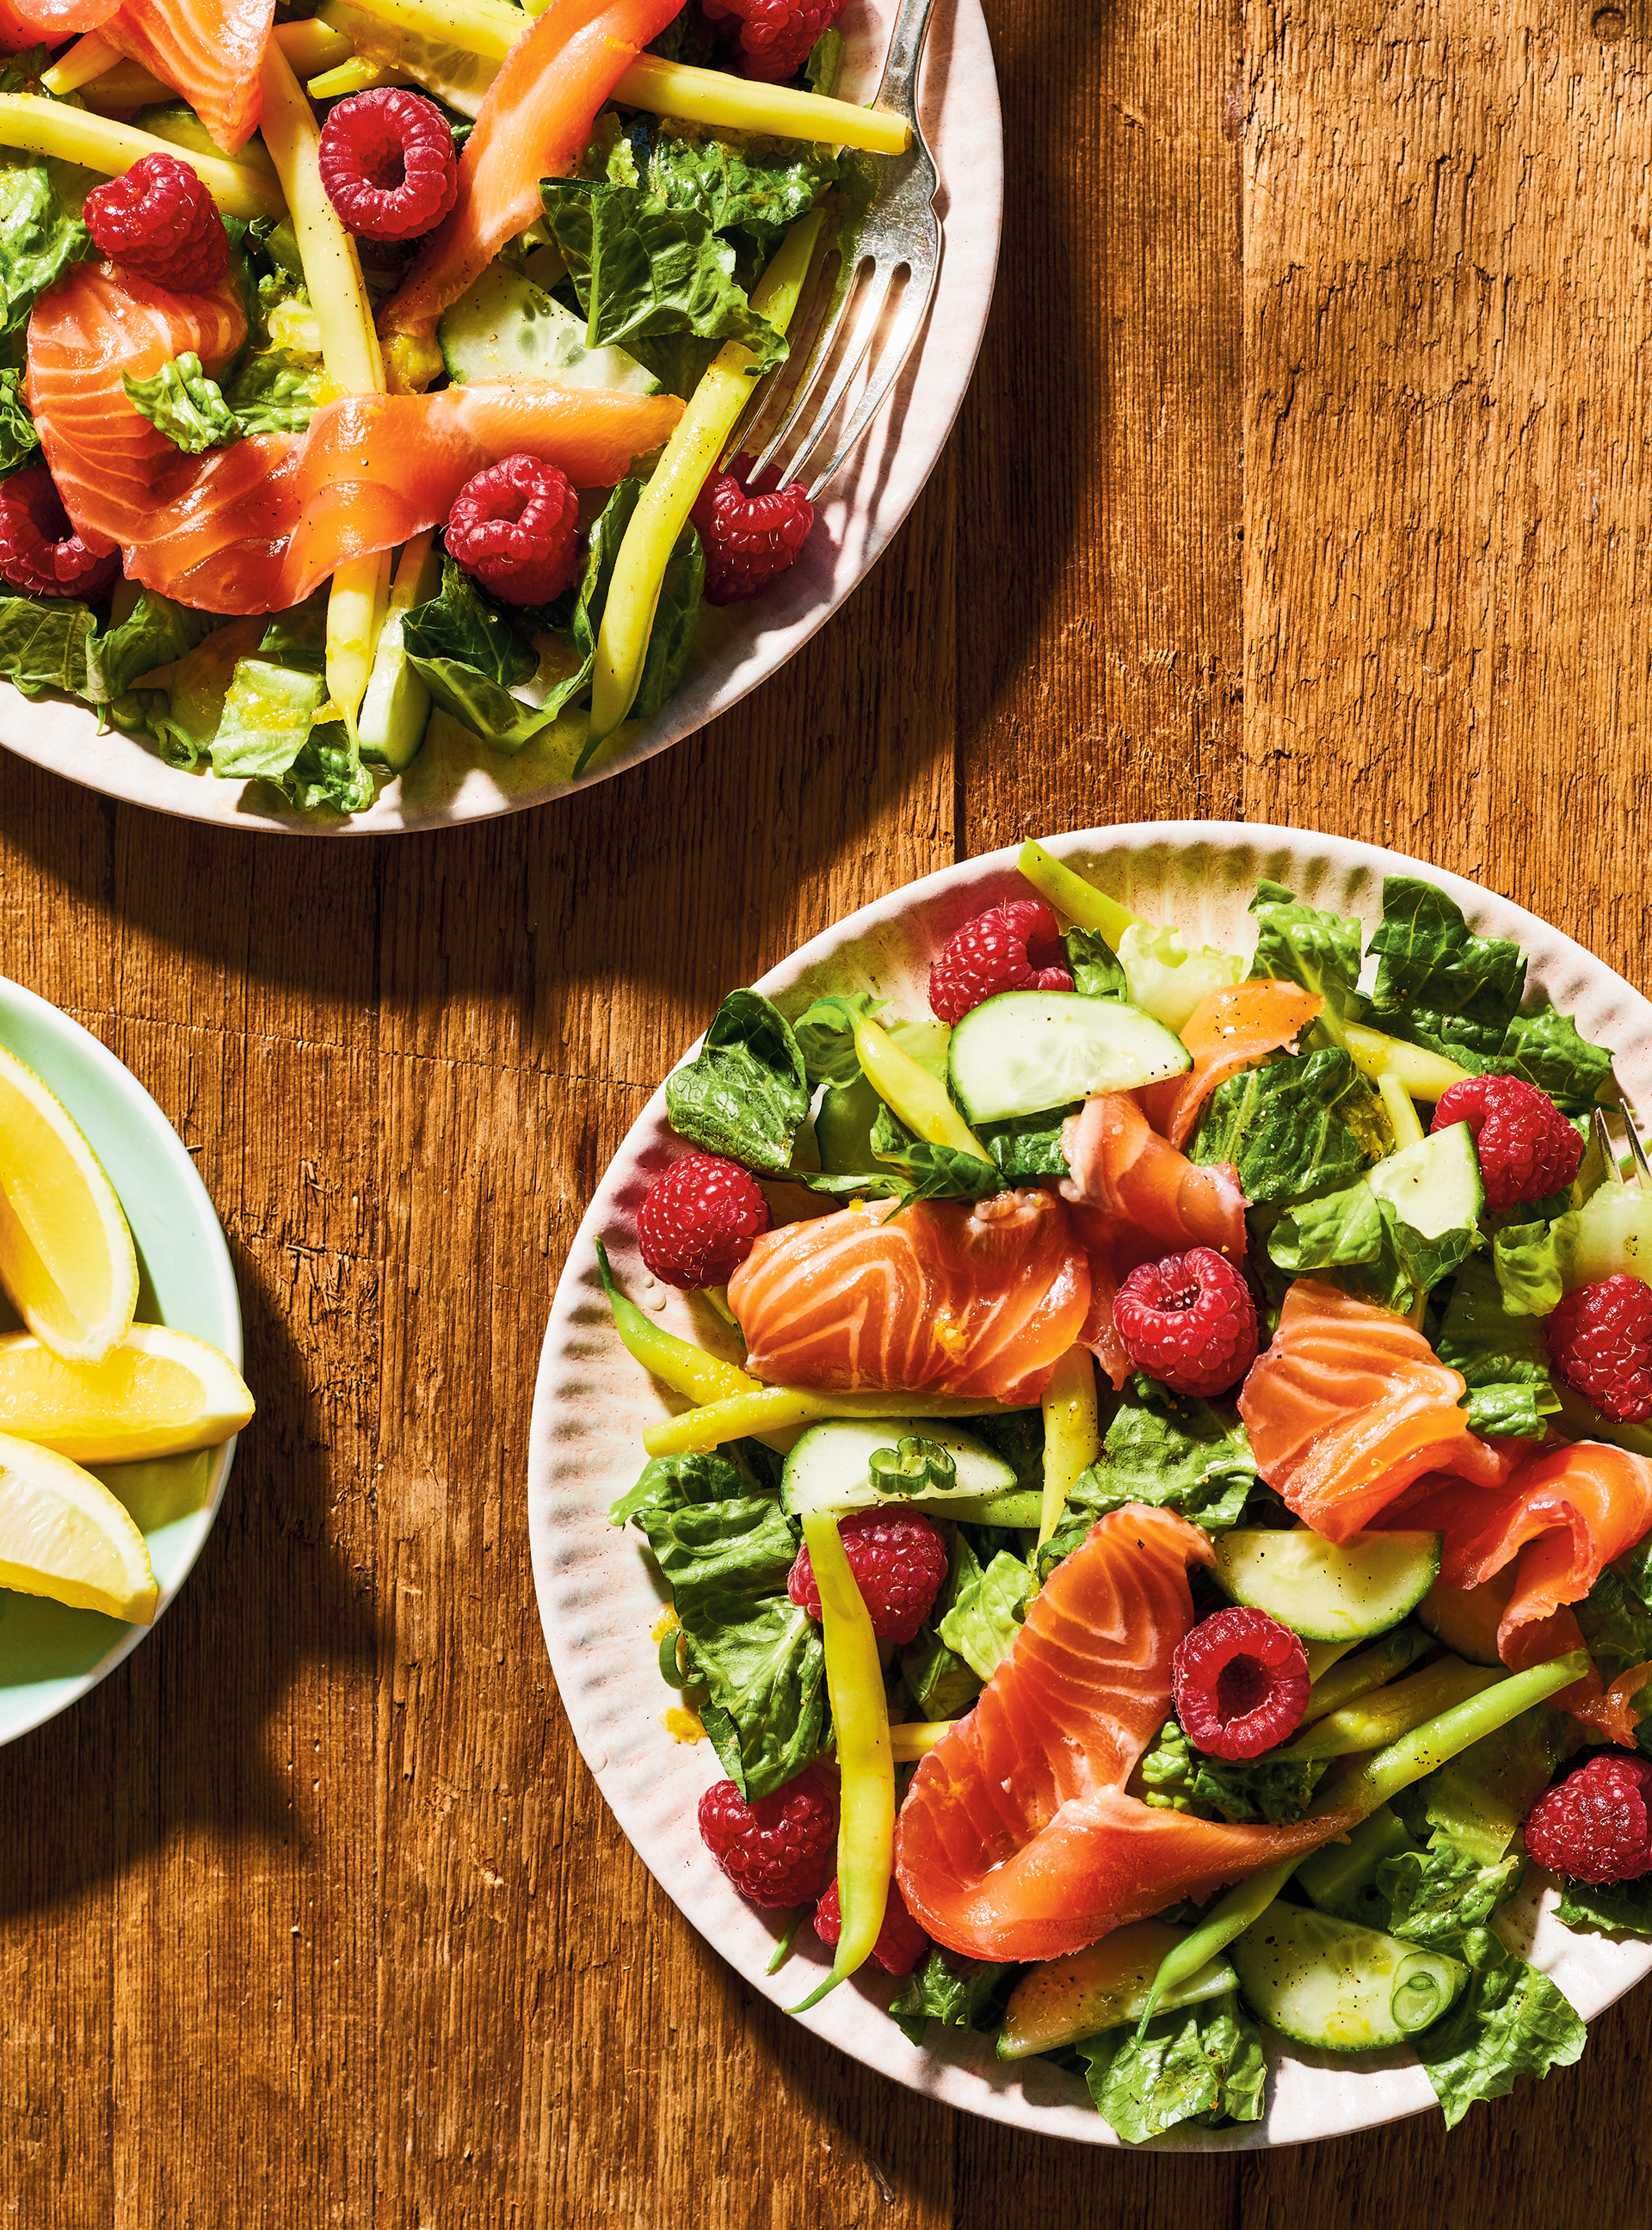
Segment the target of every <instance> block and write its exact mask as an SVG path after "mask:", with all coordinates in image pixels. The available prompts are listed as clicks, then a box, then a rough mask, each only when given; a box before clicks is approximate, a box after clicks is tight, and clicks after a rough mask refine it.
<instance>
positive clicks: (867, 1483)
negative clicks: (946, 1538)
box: [780, 1417, 1018, 1524]
mask: <svg viewBox="0 0 1652 2230" xmlns="http://www.w3.org/2000/svg"><path fill="white" fill-rule="evenodd" d="M902 1440H927V1441H929V1442H930V1443H931V1444H932V1446H933V1447H940V1448H944V1449H945V1451H946V1453H947V1454H948V1455H949V1456H950V1457H951V1458H952V1464H953V1466H954V1469H955V1471H956V1473H957V1477H956V1479H954V1481H953V1483H952V1486H948V1487H945V1488H936V1487H922V1488H920V1490H919V1492H916V1493H913V1494H900V1493H899V1492H897V1493H894V1494H891V1493H888V1492H882V1491H881V1490H880V1489H879V1487H878V1486H876V1485H874V1481H873V1478H872V1458H873V1455H874V1453H875V1452H876V1450H878V1449H879V1448H894V1447H899V1445H900V1442H901V1441H902ZM1017 1486H1018V1482H1017V1480H1016V1473H1015V1470H1014V1467H1013V1466H1011V1465H1010V1464H1007V1463H1005V1461H1004V1460H1003V1457H1002V1456H995V1455H994V1454H993V1453H992V1451H991V1448H990V1447H987V1446H986V1444H985V1442H984V1441H983V1440H976V1439H975V1438H974V1436H973V1435H972V1434H969V1433H961V1432H959V1431H958V1428H957V1427H956V1426H955V1425H952V1424H949V1423H948V1422H947V1421H945V1419H944V1418H939V1417H829V1418H828V1419H827V1420H826V1421H825V1422H824V1423H823V1424H820V1425H811V1426H810V1428H809V1430H808V1431H807V1432H806V1433H804V1434H803V1435H802V1436H801V1437H800V1438H799V1439H798V1440H797V1442H796V1443H795V1445H794V1446H793V1447H792V1450H791V1454H790V1455H789V1456H788V1457H787V1458H786V1461H785V1468H784V1471H782V1473H781V1474H780V1507H781V1508H782V1509H783V1510H784V1511H787V1512H788V1513H789V1514H790V1515H791V1517H793V1518H807V1517H810V1516H811V1515H812V1514H813V1513H814V1512H815V1511H819V1510H829V1511H839V1512H842V1511H850V1510H871V1509H874V1508H875V1507H876V1506H877V1505H879V1504H881V1503H887V1502H910V1503H913V1504H916V1505H921V1506H922V1507H923V1508H925V1509H933V1510H939V1511H942V1512H943V1513H944V1512H945V1510H946V1507H947V1505H948V1504H949V1503H970V1504H975V1503H983V1504H986V1503H990V1502H991V1500H992V1499H993V1498H996V1497H998V1496H1000V1495H1005V1494H1013V1493H1015V1492H1016V1488H1017ZM969 1514H970V1516H971V1518H973V1517H975V1516H976V1514H977V1513H976V1511H974V1510H973V1509H971V1511H970V1513H969ZM984 1522H985V1523H989V1524H990V1523H993V1522H995V1521H993V1520H991V1519H990V1518H989V1519H986V1520H984Z"/></svg>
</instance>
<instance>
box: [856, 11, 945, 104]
mask: <svg viewBox="0 0 1652 2230" xmlns="http://www.w3.org/2000/svg"><path fill="white" fill-rule="evenodd" d="M934 5H935V0H900V8H899V9H898V10H897V11H896V14H895V20H894V30H893V31H892V32H891V33H890V34H889V55H888V59H887V61H886V62H885V63H884V65H883V75H882V77H881V80H880V81H879V84H878V89H877V92H876V93H875V95H874V98H873V102H872V106H874V108H884V109H890V110H892V111H893V112H894V114H895V115H897V116H904V117H905V118H906V119H907V122H908V123H909V124H910V125H912V126H913V127H914V128H915V127H916V126H917V122H918V64H919V61H920V59H921V58H922V55H923V51H924V37H925V34H926V32H927V31H928V29H929V18H930V15H931V12H932V10H933V8H934Z"/></svg>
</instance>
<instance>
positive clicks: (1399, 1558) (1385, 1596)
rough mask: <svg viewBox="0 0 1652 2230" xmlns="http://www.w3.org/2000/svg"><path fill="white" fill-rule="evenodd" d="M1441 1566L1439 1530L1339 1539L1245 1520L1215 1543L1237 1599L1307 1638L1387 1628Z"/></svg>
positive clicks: (1340, 1637) (1351, 1637)
mask: <svg viewBox="0 0 1652 2230" xmlns="http://www.w3.org/2000/svg"><path fill="white" fill-rule="evenodd" d="M1439 1571H1440V1536H1439V1535H1438V1534H1437V1533H1356V1534H1354V1535H1353V1536H1352V1538H1351V1539H1349V1540H1346V1541H1340V1542H1339V1541H1327V1540H1326V1539H1325V1538H1324V1537H1323V1536H1322V1535H1320V1534H1318V1533H1315V1532H1313V1531H1311V1530H1310V1529H1309V1528H1308V1527H1307V1526H1306V1525H1304V1526H1302V1527H1300V1529H1297V1530H1294V1531H1282V1530H1277V1529H1275V1528H1274V1527H1272V1526H1265V1525H1259V1526H1254V1527H1253V1526H1248V1525H1242V1526H1236V1527H1235V1528H1234V1530H1233V1531H1231V1532H1229V1533H1223V1534H1221V1535H1219V1536H1218V1537H1217V1538H1216V1578H1217V1579H1218V1580H1219V1581H1220V1582H1221V1583H1222V1585H1223V1588H1225V1589H1226V1590H1227V1592H1228V1593H1229V1595H1231V1596H1232V1597H1233V1600H1234V1601H1235V1602H1240V1603H1249V1605H1251V1606H1252V1608H1255V1609H1256V1610H1265V1611H1266V1612H1267V1613H1268V1615H1269V1617H1271V1618H1276V1619H1279V1620H1280V1621H1281V1622H1282V1623H1283V1624H1284V1625H1286V1626H1288V1627H1290V1629H1291V1631H1292V1632H1293V1633H1294V1634H1300V1635H1301V1637H1302V1639H1303V1640H1305V1641H1365V1640H1368V1639H1369V1638H1370V1637H1371V1635H1372V1634H1386V1633H1387V1631H1388V1629H1389V1627H1391V1626H1397V1625H1398V1624H1399V1622H1400V1621H1401V1619H1403V1618H1404V1615H1405V1614H1406V1612H1407V1611H1409V1610H1412V1609H1414V1608H1416V1605H1417V1604H1418V1603H1420V1602H1422V1600H1423V1596H1424V1595H1427V1593H1428V1591H1429V1589H1430V1588H1431V1587H1432V1586H1433V1585H1434V1582H1435V1581H1436V1578H1437V1577H1438V1576H1439Z"/></svg>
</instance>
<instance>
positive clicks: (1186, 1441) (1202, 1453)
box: [1038, 1379, 1256, 1579]
mask: <svg viewBox="0 0 1652 2230" xmlns="http://www.w3.org/2000/svg"><path fill="white" fill-rule="evenodd" d="M1255 1484H1256V1465H1255V1458H1254V1457H1253V1456H1252V1454H1251V1453H1250V1441H1249V1437H1248V1435H1247V1434H1246V1432H1245V1428H1244V1426H1243V1425H1242V1423H1241V1421H1240V1419H1239V1414H1238V1412H1237V1410H1236V1409H1235V1408H1234V1407H1233V1405H1232V1404H1231V1403H1230V1402H1206V1401H1203V1400H1201V1399H1200V1398H1199V1396H1198V1395H1166V1394H1165V1392H1164V1390H1163V1389H1158V1388H1153V1389H1151V1391H1149V1389H1148V1382H1147V1381H1145V1380H1142V1379H1137V1380H1133V1382H1131V1384H1129V1385H1128V1386H1126V1389H1125V1390H1124V1393H1123V1395H1121V1396H1120V1402H1119V1407H1118V1408H1117V1410H1116V1411H1115V1413H1114V1415H1113V1420H1112V1422H1111V1423H1110V1424H1109V1425H1108V1427H1107V1437H1106V1438H1105V1440H1103V1441H1102V1443H1101V1453H1100V1458H1099V1460H1097V1461H1096V1462H1095V1463H1094V1464H1092V1465H1091V1466H1090V1468H1089V1470H1088V1471H1087V1472H1085V1473H1083V1475H1082V1476H1081V1478H1080V1479H1077V1480H1076V1481H1075V1482H1074V1486H1073V1489H1072V1492H1070V1493H1069V1494H1068V1498H1067V1509H1066V1511H1065V1513H1064V1515H1063V1518H1062V1524H1061V1525H1060V1526H1059V1527H1058V1528H1057V1530H1056V1531H1055V1534H1054V1535H1053V1536H1052V1537H1050V1539H1049V1540H1048V1541H1047V1542H1046V1543H1045V1544H1044V1545H1043V1547H1042V1550H1040V1551H1039V1555H1038V1569H1039V1576H1040V1577H1041V1578H1044V1579H1047V1578H1048V1577H1049V1574H1050V1573H1051V1572H1052V1571H1053V1570H1054V1569H1055V1566H1056V1565H1057V1564H1058V1563H1060V1562H1061V1560H1062V1557H1063V1556H1068V1555H1070V1554H1071V1552H1072V1551H1073V1550H1074V1549H1076V1548H1077V1546H1078V1544H1079V1543H1080V1542H1081V1541H1082V1540H1083V1538H1084V1537H1085V1535H1086V1534H1087V1532H1088V1531H1089V1530H1090V1528H1091V1526H1092V1525H1094V1523H1095V1521H1096V1519H1097V1518H1104V1517H1105V1516H1106V1515H1107V1512H1108V1511H1111V1510H1121V1509H1122V1508H1123V1507H1124V1505H1125V1504H1126V1502H1145V1503H1149V1504H1152V1505H1158V1506H1161V1507H1164V1508H1167V1509H1171V1510H1179V1511H1181V1513H1182V1515H1183V1516H1184V1518H1191V1519H1192V1521H1193V1523H1194V1524H1196V1525H1203V1526H1204V1528H1205V1530H1206V1531H1209V1532H1216V1531H1221V1530H1222V1529H1223V1528H1224V1527H1226V1526H1229V1525H1236V1524H1238V1523H1239V1519H1240V1516H1241V1514H1242V1511H1243V1509H1244V1506H1245V1503H1246V1501H1247V1499H1248V1498H1249V1494H1250V1492H1251V1490H1252V1488H1253V1487H1254V1486H1255Z"/></svg>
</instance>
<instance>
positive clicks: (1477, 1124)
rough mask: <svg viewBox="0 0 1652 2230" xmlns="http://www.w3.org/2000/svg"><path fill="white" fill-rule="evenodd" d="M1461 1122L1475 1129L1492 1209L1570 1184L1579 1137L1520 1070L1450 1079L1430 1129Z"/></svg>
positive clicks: (1578, 1153)
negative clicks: (1517, 1073)
mask: <svg viewBox="0 0 1652 2230" xmlns="http://www.w3.org/2000/svg"><path fill="white" fill-rule="evenodd" d="M1450 1123H1466V1124H1467V1125H1468V1128H1469V1129H1470V1130H1471V1131H1473V1132H1474V1135H1475V1147H1476V1149H1477V1150H1478V1151H1479V1155H1480V1174H1481V1176H1482V1177H1483V1178H1484V1179H1485V1181H1486V1205H1487V1208H1490V1209H1491V1210H1492V1211H1493V1212H1494V1214H1500V1213H1501V1211H1502V1210H1503V1209H1504V1208H1519V1207H1520V1205H1521V1204H1522V1203H1523V1202H1526V1201H1531V1200H1546V1199H1547V1198H1548V1196H1549V1195H1550V1194H1551V1193H1552V1192H1558V1191H1559V1189H1560V1188H1561V1186H1562V1185H1569V1184H1570V1183H1571V1180H1572V1179H1573V1177H1575V1176H1577V1174H1578V1163H1579V1162H1580V1161H1582V1159H1583V1140H1582V1139H1581V1138H1579V1137H1578V1133H1577V1132H1576V1131H1574V1130H1573V1129H1572V1127H1571V1124H1570V1123H1568V1122H1567V1120H1566V1118H1565V1116H1564V1115H1563V1114H1562V1113H1561V1112H1560V1110H1559V1109H1558V1107H1557V1106H1556V1105H1555V1104H1554V1102H1553V1100H1552V1099H1550V1097H1549V1095H1548V1093H1547V1092H1539V1090H1538V1088H1537V1086H1536V1085H1535V1084H1528V1083H1527V1082H1526V1080H1525V1078H1524V1077H1520V1076H1469V1077H1465V1078H1464V1080H1463V1081H1462V1083H1461V1084H1454V1085H1453V1086H1451V1089H1450V1090H1449V1092H1447V1093H1446V1095H1445V1097H1444V1098H1443V1099H1442V1100H1441V1102H1440V1104H1439V1105H1438V1106H1437V1107H1436V1109H1435V1111H1434V1120H1433V1122H1432V1123H1431V1124H1430V1125H1429V1129H1430V1130H1431V1131H1443V1130H1444V1129H1445V1128H1446V1126H1447V1125H1448V1124H1450Z"/></svg>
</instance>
